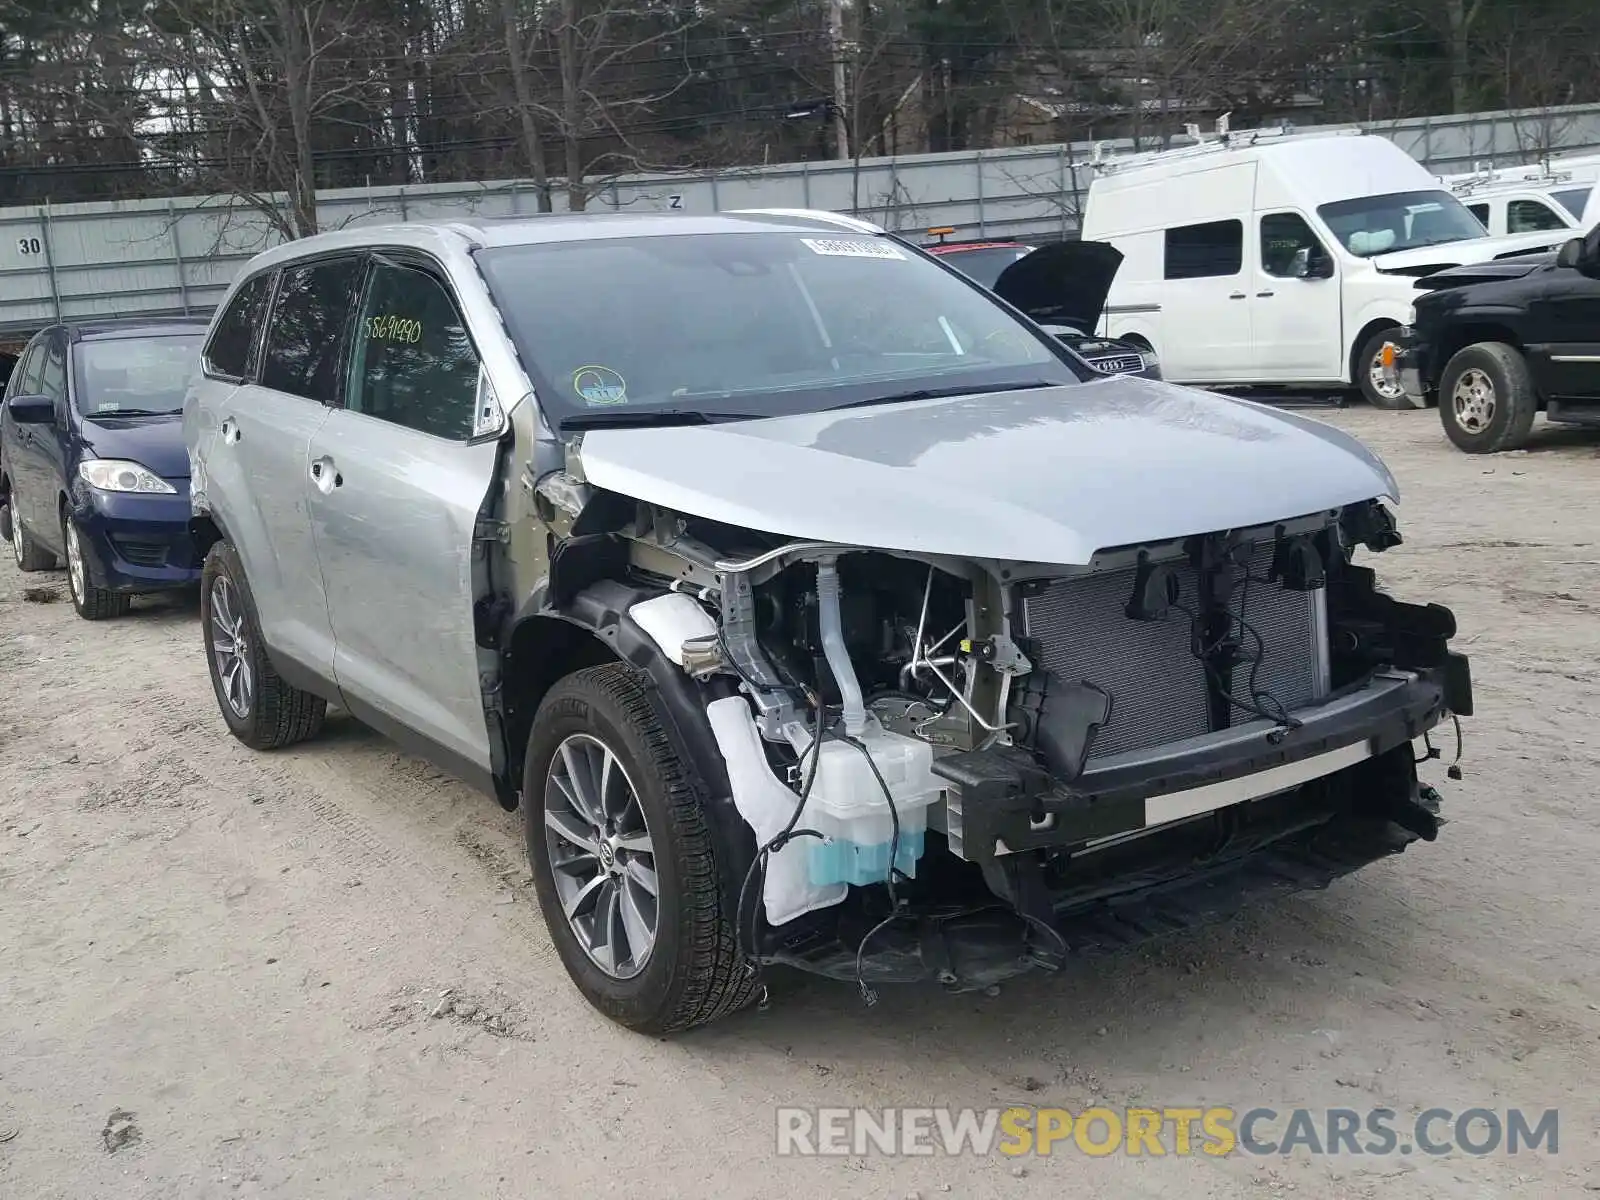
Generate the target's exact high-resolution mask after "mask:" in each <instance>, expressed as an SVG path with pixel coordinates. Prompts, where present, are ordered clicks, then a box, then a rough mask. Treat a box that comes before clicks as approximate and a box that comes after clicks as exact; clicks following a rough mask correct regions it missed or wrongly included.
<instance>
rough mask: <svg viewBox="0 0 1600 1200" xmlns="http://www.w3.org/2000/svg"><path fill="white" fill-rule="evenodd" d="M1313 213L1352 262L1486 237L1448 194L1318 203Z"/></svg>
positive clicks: (1408, 194) (1406, 194) (1401, 194)
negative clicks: (1325, 223) (1352, 255)
mask: <svg viewBox="0 0 1600 1200" xmlns="http://www.w3.org/2000/svg"><path fill="white" fill-rule="evenodd" d="M1317 213H1318V215H1320V216H1321V217H1322V219H1323V220H1324V221H1326V222H1327V223H1328V228H1329V229H1331V230H1332V231H1333V236H1334V237H1336V238H1338V239H1339V242H1340V244H1341V245H1343V246H1344V248H1345V249H1346V250H1348V251H1350V253H1351V254H1354V255H1355V256H1356V257H1357V258H1369V257H1371V256H1372V255H1374V254H1388V253H1390V252H1392V251H1395V250H1414V249H1416V248H1417V247H1419V246H1438V245H1441V244H1443V243H1445V242H1463V241H1466V240H1467V239H1468V238H1481V237H1487V236H1488V234H1487V233H1486V231H1485V230H1484V228H1483V226H1482V225H1481V224H1479V222H1478V219H1477V218H1476V217H1474V216H1473V215H1472V214H1471V213H1470V212H1468V211H1467V210H1466V208H1465V207H1463V205H1462V203H1461V201H1459V200H1457V199H1456V198H1455V197H1454V196H1452V195H1451V194H1450V193H1449V192H1393V193H1391V194H1389V195H1387V196H1360V197H1357V198H1356V199H1354V200H1339V201H1336V202H1334V203H1332V204H1323V205H1320V206H1319V207H1318V208H1317Z"/></svg>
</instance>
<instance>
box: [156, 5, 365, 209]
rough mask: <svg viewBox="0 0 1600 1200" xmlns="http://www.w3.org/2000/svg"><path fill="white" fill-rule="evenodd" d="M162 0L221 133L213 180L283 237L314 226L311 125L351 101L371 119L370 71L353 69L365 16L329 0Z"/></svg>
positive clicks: (346, 115) (342, 119)
mask: <svg viewBox="0 0 1600 1200" xmlns="http://www.w3.org/2000/svg"><path fill="white" fill-rule="evenodd" d="M164 3H165V4H166V5H167V6H168V8H167V13H166V15H167V16H168V18H169V19H170V20H171V21H173V22H174V23H175V24H177V25H178V26H179V27H181V28H182V29H183V30H184V32H183V34H182V35H181V36H180V37H179V39H178V41H177V46H178V47H181V58H180V61H181V63H182V67H183V69H184V70H186V71H188V72H191V73H193V74H194V75H196V76H198V77H199V79H200V80H201V81H202V82H201V84H200V87H201V89H202V91H203V92H204V94H205V95H206V96H207V97H208V101H209V105H210V106H211V109H212V111H211V112H210V113H209V114H208V115H209V116H210V118H211V120H212V121H213V122H214V124H215V126H216V127H218V128H219V131H220V132H221V133H222V135H223V145H222V147H221V150H220V153H219V154H218V155H217V156H216V157H215V160H214V164H213V165H212V166H211V168H210V171H209V174H210V175H211V176H212V181H213V184H214V186H217V187H218V188H219V190H223V191H226V192H227V193H229V194H232V195H235V196H238V197H239V198H240V199H242V200H244V201H245V202H246V203H247V204H249V205H250V206H252V207H253V208H255V209H256V210H257V211H258V212H260V213H261V215H262V216H263V217H265V218H266V220H267V221H268V222H269V223H270V224H271V225H272V227H273V228H274V229H275V230H276V231H277V232H278V233H279V234H281V235H282V236H283V237H285V238H297V237H306V236H308V235H310V234H313V233H315V232H317V229H318V223H317V179H316V160H315V151H316V148H317V146H316V140H315V133H316V132H317V131H318V127H319V126H326V125H328V124H330V123H334V122H338V123H341V124H343V123H348V122H349V121H350V120H351V115H350V110H351V108H352V107H354V109H355V111H356V113H357V114H358V115H359V114H360V113H362V112H365V114H366V115H367V118H368V121H369V122H371V121H372V120H373V119H374V116H375V114H374V113H373V107H374V105H373V80H372V78H371V76H370V75H369V74H368V73H366V72H365V71H359V70H354V69H353V68H354V66H355V61H354V60H355V59H356V58H357V56H358V55H359V53H360V48H361V43H360V41H359V34H360V33H361V30H362V24H363V23H362V22H361V21H360V20H359V19H358V18H357V16H356V14H355V13H353V12H352V11H350V8H349V7H346V6H342V5H340V4H339V3H337V2H336V0H164ZM177 65H178V64H174V67H176V66H177ZM275 192H276V193H281V194H283V195H284V196H286V198H287V199H286V201H285V202H282V203H280V202H279V201H278V200H277V199H276V198H275V197H274V195H273V193H275Z"/></svg>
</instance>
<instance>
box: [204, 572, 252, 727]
mask: <svg viewBox="0 0 1600 1200" xmlns="http://www.w3.org/2000/svg"><path fill="white" fill-rule="evenodd" d="M249 651H250V638H249V633H248V631H247V630H246V629H245V624H244V606H243V605H241V604H240V603H239V597H238V593H236V592H235V591H234V588H233V584H232V583H230V582H229V581H228V579H227V577H226V576H222V575H219V576H217V578H216V579H214V580H213V581H212V583H211V658H212V661H213V663H214V664H215V670H216V673H217V680H218V682H220V683H221V684H222V695H223V698H224V699H226V700H227V702H228V707H229V708H231V709H232V710H233V715H234V716H236V717H238V718H239V719H240V720H241V721H243V720H245V719H247V718H248V717H249V716H250V708H251V705H252V704H253V703H254V701H255V677H254V675H253V674H252V672H251V670H250V653H249Z"/></svg>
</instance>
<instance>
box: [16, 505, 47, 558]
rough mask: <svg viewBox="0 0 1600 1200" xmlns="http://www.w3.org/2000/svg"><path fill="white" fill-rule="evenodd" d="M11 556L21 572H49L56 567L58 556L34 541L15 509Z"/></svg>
mask: <svg viewBox="0 0 1600 1200" xmlns="http://www.w3.org/2000/svg"><path fill="white" fill-rule="evenodd" d="M11 555H12V557H13V558H15V559H16V560H17V570H19V571H49V570H52V569H54V567H55V565H56V556H55V555H54V554H51V553H50V551H48V550H46V549H44V548H43V547H42V546H40V545H39V544H38V543H37V542H35V541H34V540H33V536H32V535H31V534H30V533H29V532H28V529H27V526H25V525H23V523H22V518H21V517H19V516H18V515H17V514H16V510H15V509H13V510H12V514H11Z"/></svg>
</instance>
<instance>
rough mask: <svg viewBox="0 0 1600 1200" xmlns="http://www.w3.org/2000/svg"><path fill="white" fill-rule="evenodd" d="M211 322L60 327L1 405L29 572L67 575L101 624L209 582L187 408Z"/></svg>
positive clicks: (6, 467) (6, 478) (16, 524)
mask: <svg viewBox="0 0 1600 1200" xmlns="http://www.w3.org/2000/svg"><path fill="white" fill-rule="evenodd" d="M205 331H206V322H205V321H203V320H190V319H174V320H167V321H156V320H148V319H147V320H129V321H102V322H80V323H76V324H66V325H53V326H51V327H50V328H48V329H45V330H42V331H41V332H40V333H38V334H37V335H35V336H34V338H33V340H32V341H31V342H29V343H28V348H27V349H26V350H25V351H24V352H23V355H22V358H21V359H20V360H19V361H18V363H17V365H16V368H15V369H14V370H13V371H12V373H11V378H10V380H9V381H8V382H7V384H6V390H5V403H4V405H3V406H0V506H3V507H0V535H3V536H4V537H6V538H7V539H8V540H9V541H10V543H11V548H12V552H13V554H14V555H15V557H16V561H17V566H18V567H20V568H21V569H22V570H24V571H37V570H42V569H45V568H49V567H54V566H57V565H65V567H66V568H67V584H68V589H69V590H70V592H71V593H72V603H73V607H75V608H76V609H77V610H78V613H79V615H80V616H83V617H86V618H88V619H89V620H91V621H93V620H103V619H104V618H106V617H116V616H121V615H122V614H124V613H126V612H127V611H128V606H129V603H130V601H131V599H132V597H133V596H135V595H139V594H142V593H147V592H162V591H170V590H174V589H178V588H183V587H187V586H189V585H191V584H193V583H196V582H197V581H198V580H199V578H200V563H199V562H198V561H197V560H196V558H195V554H194V548H193V546H192V545H191V544H190V541H189V535H188V523H189V459H188V454H187V452H186V451H185V450H184V445H183V425H182V410H183V399H184V393H185V392H186V390H187V389H188V385H189V380H190V378H191V377H192V376H193V375H194V374H195V372H196V371H198V369H199V365H200V348H201V344H202V342H203V341H204V338H205Z"/></svg>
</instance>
